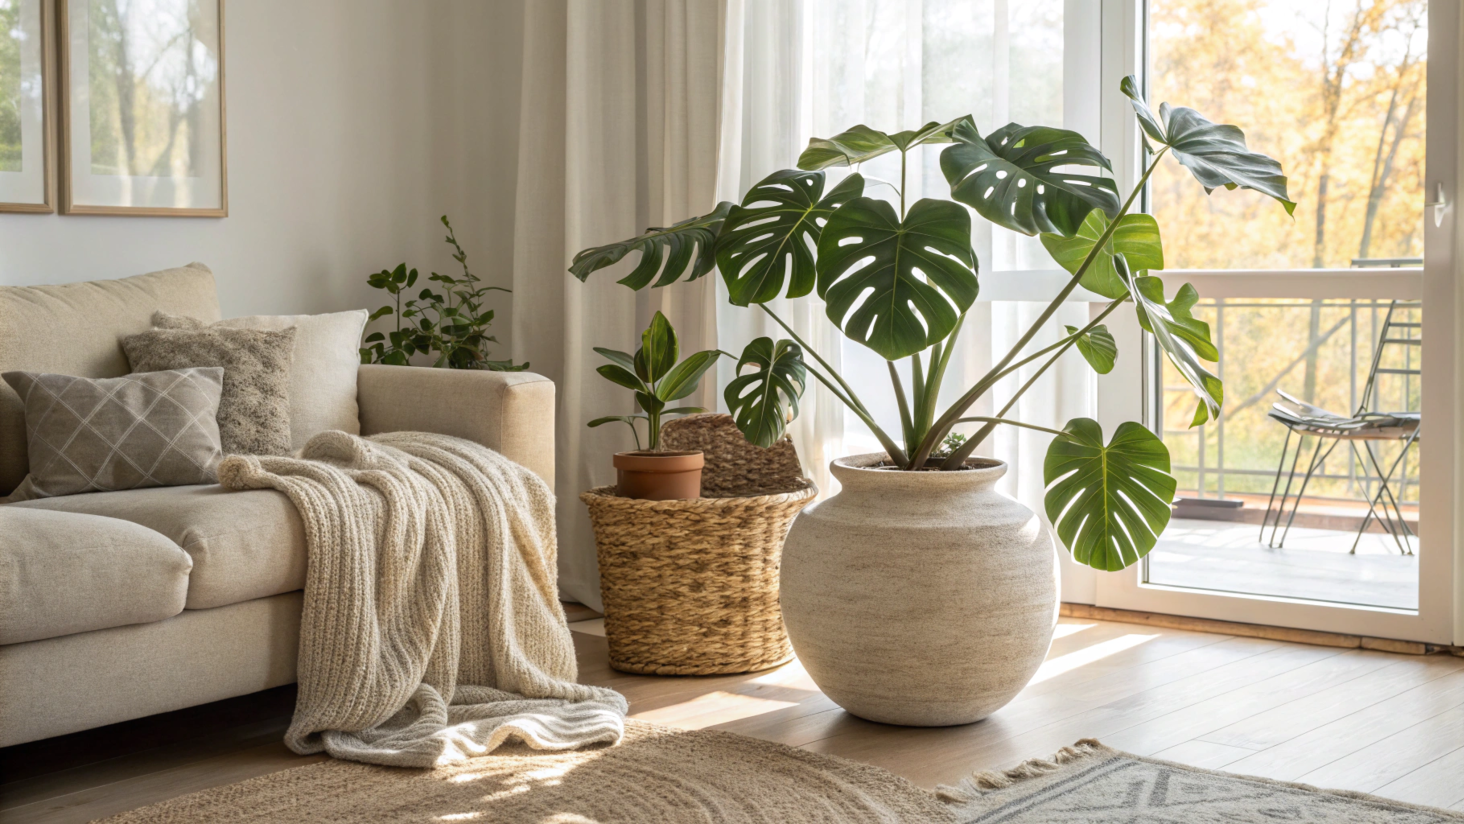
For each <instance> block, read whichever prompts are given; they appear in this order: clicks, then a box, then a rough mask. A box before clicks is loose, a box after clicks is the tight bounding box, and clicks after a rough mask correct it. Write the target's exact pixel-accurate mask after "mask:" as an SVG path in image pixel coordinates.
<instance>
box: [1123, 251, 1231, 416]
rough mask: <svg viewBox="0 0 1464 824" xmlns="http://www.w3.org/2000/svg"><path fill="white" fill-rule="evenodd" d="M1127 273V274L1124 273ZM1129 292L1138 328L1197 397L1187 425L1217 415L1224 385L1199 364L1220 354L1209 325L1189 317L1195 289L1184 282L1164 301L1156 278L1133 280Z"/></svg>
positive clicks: (1195, 294) (1214, 358)
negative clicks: (1163, 355) (1157, 347)
mask: <svg viewBox="0 0 1464 824" xmlns="http://www.w3.org/2000/svg"><path fill="white" fill-rule="evenodd" d="M1115 260H1117V261H1118V264H1119V271H1120V272H1125V265H1124V261H1123V257H1122V256H1119V257H1118V258H1115ZM1125 273H1126V272H1125ZM1132 282H1133V289H1131V290H1130V291H1131V293H1132V295H1133V298H1134V307H1135V309H1136V310H1137V312H1138V315H1139V325H1140V326H1142V327H1144V330H1145V331H1147V332H1152V333H1153V334H1154V339H1155V340H1157V341H1158V342H1159V348H1161V349H1163V350H1164V354H1166V355H1168V356H1169V362H1170V363H1172V364H1174V368H1175V369H1177V370H1179V374H1181V375H1183V376H1184V379H1185V381H1187V382H1188V383H1189V385H1190V387H1191V388H1193V389H1194V393H1195V397H1197V398H1199V400H1200V404H1199V408H1198V409H1196V410H1195V417H1194V420H1192V421H1191V422H1190V426H1199V425H1200V424H1202V423H1204V422H1205V421H1208V420H1210V419H1212V418H1215V417H1217V416H1218V415H1219V414H1220V404H1221V403H1223V402H1224V400H1225V385H1224V384H1223V383H1221V382H1220V379H1219V378H1218V377H1216V376H1215V375H1213V374H1211V372H1210V370H1208V369H1206V368H1205V366H1204V365H1203V364H1202V363H1200V361H1201V360H1207V361H1211V362H1212V363H1213V362H1215V361H1218V360H1220V351H1219V350H1218V349H1216V348H1215V344H1214V342H1212V341H1211V340H1210V324H1208V323H1205V322H1204V321H1202V320H1199V319H1197V318H1195V317H1194V315H1193V314H1191V310H1192V309H1193V308H1194V305H1195V303H1197V302H1198V301H1199V299H1200V295H1199V293H1198V292H1196V291H1195V287H1193V286H1191V285H1189V284H1188V283H1186V284H1185V285H1183V286H1181V287H1179V291H1178V292H1176V293H1175V294H1174V300H1171V301H1165V300H1164V281H1162V280H1160V279H1159V278H1156V277H1136V278H1133V281H1132Z"/></svg>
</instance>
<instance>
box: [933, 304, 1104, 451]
mask: <svg viewBox="0 0 1464 824" xmlns="http://www.w3.org/2000/svg"><path fill="white" fill-rule="evenodd" d="M1126 300H1128V297H1127V296H1124V297H1121V298H1118V299H1117V300H1115V301H1113V302H1112V303H1109V304H1108V306H1107V307H1106V308H1105V309H1104V310H1103V311H1102V312H1100V313H1098V317H1096V318H1094V319H1093V320H1091V321H1089V322H1088V325H1087V326H1084V327H1083V328H1082V329H1080V330H1078V332H1077V334H1075V335H1071V336H1069V338H1068V339H1067V340H1066V341H1064V342H1063V343H1062V345H1061V346H1060V347H1059V348H1058V350H1057V352H1056V353H1055V354H1053V356H1052V357H1051V358H1049V359H1048V360H1047V362H1046V363H1044V364H1042V366H1041V367H1040V368H1038V370H1037V371H1036V373H1034V374H1033V375H1032V377H1030V378H1028V379H1027V382H1026V383H1024V384H1022V386H1021V388H1019V389H1018V390H1017V391H1016V394H1014V395H1012V397H1011V399H1009V400H1008V401H1007V402H1006V405H1005V406H1003V407H1002V408H1001V410H1000V411H998V412H997V413H996V416H997V417H998V418H1000V417H1001V416H1003V415H1005V414H1006V413H1007V412H1009V411H1011V408H1012V407H1013V406H1016V404H1017V401H1018V399H1020V398H1021V397H1022V395H1024V394H1025V393H1026V392H1027V390H1028V389H1031V388H1032V385H1033V384H1035V383H1036V382H1037V379H1038V378H1040V377H1042V373H1044V372H1046V371H1047V370H1048V368H1049V367H1051V366H1052V365H1053V364H1054V363H1057V361H1058V358H1061V357H1062V355H1063V353H1064V352H1066V351H1067V350H1068V349H1069V348H1070V347H1072V346H1073V345H1074V344H1075V343H1077V341H1078V338H1080V337H1082V336H1083V335H1085V334H1087V333H1088V332H1089V331H1091V330H1092V329H1093V327H1095V326H1097V325H1098V324H1099V323H1100V322H1102V320H1103V319H1104V318H1106V317H1108V316H1109V314H1111V313H1112V312H1113V310H1115V309H1117V308H1118V307H1119V306H1120V305H1122V304H1123V302H1124V301H1126ZM969 420H975V419H974V418H971V419H969ZM995 428H996V424H995V423H987V424H986V425H985V426H983V427H981V428H980V429H979V430H977V431H976V434H974V435H972V436H971V437H969V438H967V439H966V442H965V443H964V444H962V445H961V447H960V448H959V449H956V450H952V452H951V454H950V457H948V458H946V460H945V463H943V464H941V468H942V469H956V468H959V467H960V466H961V464H962V463H964V462H965V460H966V458H968V457H970V455H971V453H972V452H974V451H976V447H978V446H980V445H981V442H982V441H984V440H986V438H987V436H989V435H990V434H991V431H992V430H993V429H995ZM1048 431H1052V430H1048ZM1057 434H1061V433H1057Z"/></svg>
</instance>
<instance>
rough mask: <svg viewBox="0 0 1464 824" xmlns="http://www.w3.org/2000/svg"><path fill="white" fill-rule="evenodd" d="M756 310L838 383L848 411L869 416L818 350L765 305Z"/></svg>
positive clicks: (857, 397) (849, 387)
mask: <svg viewBox="0 0 1464 824" xmlns="http://www.w3.org/2000/svg"><path fill="white" fill-rule="evenodd" d="M758 308H760V309H762V310H763V311H764V312H766V313H768V317H770V318H772V319H773V320H775V321H777V322H778V325H779V326H781V327H783V331H785V332H787V333H788V335H789V337H791V338H793V340H795V341H797V342H798V345H799V346H801V347H803V351H805V352H807V353H808V354H810V355H812V356H813V359H814V360H816V361H818V363H819V365H820V366H822V367H823V368H824V369H827V370H828V372H829V374H830V375H832V376H833V378H834V380H836V381H838V382H839V385H840V386H842V387H843V388H844V394H845V395H846V396H847V398H846V400H845V403H847V404H848V405H849V408H850V409H856V410H857V411H859V412H862V413H864V415H865V416H868V415H869V410H868V409H867V408H865V406H864V404H863V403H862V402H861V401H860V400H859V396H858V395H856V394H854V388H853V387H851V386H850V385H849V384H848V383H846V382H845V381H844V378H843V377H842V376H840V375H839V373H838V372H837V371H836V370H835V369H834V367H832V366H830V365H829V362H828V361H826V360H824V359H823V357H822V356H820V355H819V354H818V350H816V349H814V348H813V347H812V346H809V345H808V342H807V341H805V340H804V339H803V338H801V337H799V336H798V333H797V332H794V331H793V327H791V326H789V325H788V324H786V323H784V322H783V319H782V318H780V317H778V316H777V314H776V313H774V312H773V310H771V309H769V308H768V307H767V304H765V303H759V304H758Z"/></svg>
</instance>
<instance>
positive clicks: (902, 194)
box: [900, 149, 906, 223]
mask: <svg viewBox="0 0 1464 824" xmlns="http://www.w3.org/2000/svg"><path fill="white" fill-rule="evenodd" d="M905 158H906V155H905V150H904V149H901V150H900V222H901V223H904V222H905Z"/></svg>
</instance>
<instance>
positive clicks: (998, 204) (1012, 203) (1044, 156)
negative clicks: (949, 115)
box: [940, 120, 1119, 237]
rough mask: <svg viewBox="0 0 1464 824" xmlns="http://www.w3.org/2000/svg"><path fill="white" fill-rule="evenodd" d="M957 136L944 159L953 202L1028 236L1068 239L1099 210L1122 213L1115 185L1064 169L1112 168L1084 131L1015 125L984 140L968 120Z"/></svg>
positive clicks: (955, 131) (956, 129)
mask: <svg viewBox="0 0 1464 824" xmlns="http://www.w3.org/2000/svg"><path fill="white" fill-rule="evenodd" d="M951 136H952V139H953V140H954V143H953V145H951V146H949V147H947V148H946V150H945V151H943V152H941V153H940V170H941V171H942V172H944V173H945V178H946V181H947V182H949V183H950V184H951V197H953V198H955V199H956V200H959V201H960V202H962V203H964V204H966V205H967V206H970V207H971V208H973V209H975V210H976V211H977V213H978V214H980V215H981V216H982V217H984V218H986V219H987V220H989V221H991V222H992V223H995V224H997V225H998V226H1005V227H1006V228H1008V229H1011V230H1012V231H1016V232H1021V233H1022V234H1024V235H1035V234H1037V233H1038V232H1055V233H1057V234H1059V235H1062V236H1064V237H1069V236H1071V235H1075V234H1077V232H1078V228H1079V227H1080V226H1082V225H1083V219H1084V218H1086V217H1087V216H1088V213H1089V212H1091V211H1093V210H1094V209H1101V210H1103V211H1104V212H1105V213H1107V214H1108V215H1110V216H1112V215H1117V214H1118V211H1119V201H1118V187H1117V186H1115V185H1114V183H1113V181H1112V180H1109V179H1107V178H1103V177H1095V176H1093V175H1082V174H1076V173H1074V172H1068V171H1058V168H1059V167H1063V166H1095V167H1101V168H1104V169H1108V170H1109V171H1112V170H1113V167H1112V166H1111V165H1109V163H1108V158H1106V157H1104V156H1103V153H1102V152H1100V151H1098V150H1097V149H1095V148H1093V147H1092V146H1090V145H1088V141H1086V140H1084V139H1083V136H1082V135H1080V134H1078V133H1077V132H1071V131H1068V130H1066V129H1053V128H1048V127H1046V126H1019V125H1017V124H1016V123H1008V124H1007V125H1005V126H1003V127H1001V128H1000V129H997V130H996V131H994V132H992V133H991V134H989V135H987V136H986V137H982V136H981V135H980V133H978V132H977V131H976V125H975V124H974V123H972V122H971V121H969V120H961V121H959V122H957V123H956V126H955V127H954V129H953V130H952V133H951Z"/></svg>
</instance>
